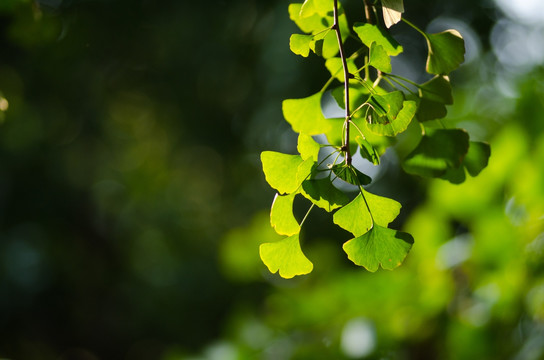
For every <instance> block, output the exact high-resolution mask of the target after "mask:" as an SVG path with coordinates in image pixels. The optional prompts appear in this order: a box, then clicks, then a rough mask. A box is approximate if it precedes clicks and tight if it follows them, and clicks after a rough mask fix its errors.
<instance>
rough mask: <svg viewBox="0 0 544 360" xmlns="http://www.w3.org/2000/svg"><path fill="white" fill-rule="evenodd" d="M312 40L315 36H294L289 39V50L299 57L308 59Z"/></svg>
mask: <svg viewBox="0 0 544 360" xmlns="http://www.w3.org/2000/svg"><path fill="white" fill-rule="evenodd" d="M312 40H313V35H301V34H293V35H291V37H290V38H289V48H290V49H291V51H292V52H293V53H295V54H297V55H302V56H304V57H308V55H309V54H310V43H311V42H312Z"/></svg>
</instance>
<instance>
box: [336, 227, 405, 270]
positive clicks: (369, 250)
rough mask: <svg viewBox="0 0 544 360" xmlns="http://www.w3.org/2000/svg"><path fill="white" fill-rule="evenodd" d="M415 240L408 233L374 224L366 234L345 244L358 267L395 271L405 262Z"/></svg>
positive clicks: (347, 252) (351, 258)
mask: <svg viewBox="0 0 544 360" xmlns="http://www.w3.org/2000/svg"><path fill="white" fill-rule="evenodd" d="M413 243H414V239H413V238H412V236H411V235H410V234H408V233H404V232H401V231H397V230H393V229H388V228H386V227H382V226H379V225H376V224H374V226H373V227H372V229H370V231H368V232H367V233H366V234H364V235H362V236H359V237H356V238H354V239H351V240H349V241H348V242H346V243H344V246H343V248H344V251H345V252H346V254H348V258H349V259H350V260H351V261H353V262H354V263H355V264H356V265H359V266H363V267H365V268H366V269H367V270H368V271H371V272H374V271H376V270H378V268H379V266H380V265H381V267H382V268H383V269H386V270H393V269H394V268H396V267H398V266H399V265H400V264H402V262H403V261H404V258H405V257H406V255H407V254H408V252H409V251H410V249H411V248H412V244H413Z"/></svg>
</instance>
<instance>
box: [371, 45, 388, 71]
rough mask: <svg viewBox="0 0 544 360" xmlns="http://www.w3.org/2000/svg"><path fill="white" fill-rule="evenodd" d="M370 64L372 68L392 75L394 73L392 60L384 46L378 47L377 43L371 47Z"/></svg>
mask: <svg viewBox="0 0 544 360" xmlns="http://www.w3.org/2000/svg"><path fill="white" fill-rule="evenodd" d="M369 62H370V65H371V66H373V67H374V68H376V69H378V70H380V71H382V72H384V73H390V72H391V71H392V68H391V58H390V57H389V55H387V52H386V51H385V49H384V48H383V46H381V45H378V44H377V43H375V42H373V43H372V45H371V46H370V56H369Z"/></svg>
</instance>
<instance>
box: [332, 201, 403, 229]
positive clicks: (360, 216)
mask: <svg viewBox="0 0 544 360" xmlns="http://www.w3.org/2000/svg"><path fill="white" fill-rule="evenodd" d="M363 194H364V198H363V196H362V195H361V194H359V195H357V197H356V198H355V199H353V200H352V201H351V202H350V203H349V204H347V205H346V206H344V207H343V208H341V209H340V210H338V211H337V212H336V213H335V214H334V216H333V221H334V223H335V224H336V225H338V226H340V227H341V228H342V229H344V230H347V231H349V232H351V233H352V234H353V236H356V237H357V236H361V235H363V234H364V233H366V232H367V231H368V230H369V229H370V228H371V227H372V218H373V219H374V222H375V223H376V224H378V225H381V226H386V227H387V226H388V225H389V223H391V221H393V220H395V219H396V217H397V216H398V215H399V213H400V209H401V205H400V203H399V202H397V201H395V200H393V199H389V198H386V197H383V196H378V195H374V194H372V193H369V192H367V191H364V192H363ZM365 199H366V201H365ZM367 205H368V206H367ZM369 209H370V211H371V212H372V217H371V216H370V212H369Z"/></svg>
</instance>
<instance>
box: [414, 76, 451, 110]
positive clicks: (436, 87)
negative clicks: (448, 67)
mask: <svg viewBox="0 0 544 360" xmlns="http://www.w3.org/2000/svg"><path fill="white" fill-rule="evenodd" d="M419 96H420V97H421V98H423V99H427V100H430V101H435V102H438V103H441V104H445V105H451V104H453V96H452V94H451V84H450V79H449V78H448V77H447V76H435V77H434V78H432V79H431V80H429V81H427V82H426V83H424V84H422V85H421V86H420V87H419Z"/></svg>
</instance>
